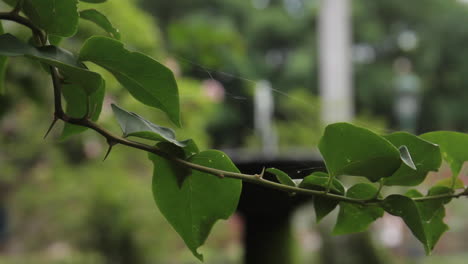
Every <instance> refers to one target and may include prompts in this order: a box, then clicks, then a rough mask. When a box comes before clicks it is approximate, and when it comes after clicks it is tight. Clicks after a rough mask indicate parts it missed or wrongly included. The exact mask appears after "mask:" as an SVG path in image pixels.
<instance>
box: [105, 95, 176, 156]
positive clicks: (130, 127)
mask: <svg viewBox="0 0 468 264" xmlns="http://www.w3.org/2000/svg"><path fill="white" fill-rule="evenodd" d="M112 111H113V112H114V115H115V117H116V118H117V121H118V122H119V125H120V128H121V129H122V132H123V135H124V137H129V136H134V137H139V138H144V139H149V140H154V141H167V142H170V143H172V144H174V145H177V146H179V147H184V146H185V142H181V141H177V140H176V136H175V132H174V131H173V130H172V129H170V128H167V127H162V126H158V125H156V124H153V123H151V122H150V121H148V120H146V119H144V118H143V117H141V116H140V115H138V114H135V113H133V112H127V111H125V110H124V109H122V108H120V107H119V106H117V105H115V104H112Z"/></svg>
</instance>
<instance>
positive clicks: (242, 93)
mask: <svg viewBox="0 0 468 264" xmlns="http://www.w3.org/2000/svg"><path fill="white" fill-rule="evenodd" d="M80 6H81V7H82V8H89V7H93V8H97V9H99V10H101V11H102V12H103V13H104V14H106V15H107V16H108V17H109V19H110V20H111V21H112V22H113V24H114V25H115V26H116V27H117V28H119V29H120V31H121V34H122V38H123V39H122V40H123V41H124V42H125V43H128V45H129V46H130V47H131V48H132V49H134V50H139V51H142V52H145V53H147V54H150V55H151V56H153V57H155V58H156V59H158V60H159V61H161V62H163V63H166V65H168V66H169V67H171V68H172V69H173V70H174V71H175V72H176V73H178V84H179V88H180V90H181V91H180V94H181V96H182V98H181V99H182V111H181V112H182V113H184V114H183V117H182V118H183V120H182V123H183V126H184V127H183V129H181V130H180V131H177V133H178V135H180V136H181V138H185V137H192V138H195V139H196V140H197V143H198V144H199V145H200V147H201V148H202V149H204V148H207V147H216V148H220V147H226V148H227V147H247V148H252V149H255V148H256V147H257V146H258V144H259V143H258V139H257V137H256V135H255V134H254V133H253V130H252V129H253V115H252V99H251V96H252V94H253V87H254V86H255V84H256V82H257V81H259V80H263V79H266V80H269V81H270V82H271V83H272V84H273V88H274V89H275V92H274V96H275V100H276V111H275V126H276V128H277V131H278V134H279V140H280V142H279V143H280V147H281V149H282V150H286V149H288V148H290V147H298V146H299V147H305V148H309V149H312V147H313V146H315V144H316V142H317V140H318V136H319V135H320V134H321V131H320V130H321V129H322V124H320V121H319V114H320V112H319V111H320V110H319V109H320V102H319V100H318V99H317V96H318V95H317V91H318V89H317V83H318V81H317V45H316V37H317V36H316V32H315V27H316V23H317V15H318V8H319V1H315V0H313V1H305V0H290V1H280V0H263V1H262V0H252V1H236V0H209V1H207V0H204V1H202V0H197V1H194V0H192V1H190V0H172V1H150V0H147V1H136V0H132V1H123V0H121V1H117V0H116V1H108V2H106V3H104V4H101V5H92V4H83V3H80ZM0 7H2V10H5V9H4V8H3V7H4V6H0ZM467 19H468V5H466V4H463V3H462V1H455V0H451V1H437V0H426V1H424V6H423V7H422V6H421V2H418V1H412V2H408V1H402V0H398V1H384V0H378V1H375V0H355V1H353V22H354V24H353V32H354V33H353V39H354V40H353V42H354V43H355V44H359V47H366V49H367V50H370V51H371V53H370V54H371V55H369V56H370V57H368V58H367V59H366V60H356V62H355V64H354V66H355V69H354V71H355V80H354V85H355V89H356V93H355V102H356V106H357V109H358V118H357V121H356V122H359V123H360V124H362V123H365V124H367V125H369V126H372V127H374V128H378V129H382V128H387V129H390V130H392V129H397V127H396V121H395V120H396V118H395V116H394V113H393V105H392V101H393V98H395V93H394V90H393V88H394V87H393V79H394V77H395V72H394V68H393V64H394V62H395V60H396V59H397V58H399V57H405V58H408V59H410V60H411V61H412V62H413V64H414V70H415V73H416V74H417V75H418V76H419V77H420V78H421V81H422V84H423V88H424V93H423V100H422V112H421V116H420V119H419V123H418V131H419V132H424V131H429V130H441V129H455V130H459V131H466V130H467V129H468V127H467V126H468V112H467V111H464V104H465V103H466V102H467V101H468V90H467V89H466V86H467V85H468V79H467V77H466V74H465V71H466V69H468V60H466V59H465V56H463V55H464V54H465V53H466V52H467V51H466V48H465V43H466V41H465V38H467V37H468V29H467V28H466V26H465V25H466V23H464V22H466V20H467ZM4 26H5V28H6V29H7V31H8V30H9V31H15V32H18V34H20V35H21V34H23V35H24V37H26V36H27V34H29V33H28V32H27V31H26V30H25V29H24V28H21V27H18V26H16V25H13V24H10V23H5V25H4ZM404 32H411V33H412V34H414V35H415V36H416V37H417V46H416V47H415V48H413V49H403V48H402V47H401V45H399V42H398V41H399V37H400V36H401V34H402V33H404ZM92 34H103V35H104V34H105V33H104V32H102V31H100V30H99V29H96V27H94V26H93V25H92V24H90V23H89V22H86V21H85V22H81V24H80V31H79V34H77V35H76V36H75V37H73V38H72V39H70V40H68V41H66V43H64V45H65V46H66V47H67V48H69V49H71V50H74V51H76V50H78V48H79V47H80V45H81V43H82V41H83V40H84V39H85V38H87V37H89V36H90V35H92ZM12 61H13V63H10V65H9V68H8V72H7V84H6V94H5V95H2V96H0V135H1V136H0V169H1V174H0V179H1V183H0V188H1V190H2V191H1V194H2V195H1V201H2V208H3V210H4V211H5V212H6V213H7V214H6V217H3V218H2V219H3V220H2V221H4V220H5V219H8V221H7V225H6V229H4V230H1V231H2V232H1V233H0V238H2V240H1V241H2V243H1V244H2V247H1V250H2V252H3V256H2V257H1V258H0V263H3V262H5V263H41V262H42V263H52V262H56V263H191V262H193V261H194V260H193V258H192V256H191V254H190V252H189V251H188V250H187V249H185V247H184V245H183V242H182V241H181V240H180V239H179V238H178V237H176V236H175V233H174V232H173V230H171V228H170V226H169V225H168V224H167V223H166V222H165V220H164V219H163V218H162V216H161V215H160V214H159V212H158V211H157V209H156V208H155V206H154V202H153V199H152V196H151V193H150V189H149V188H148V185H149V184H150V175H151V172H150V169H149V168H148V164H143V163H141V162H139V160H141V159H142V157H143V156H142V155H145V154H144V153H137V151H132V150H127V149H126V150H123V148H120V147H118V148H117V149H116V150H115V151H114V152H113V153H112V154H111V156H110V158H109V159H108V160H107V161H106V162H103V163H101V162H99V160H100V159H101V158H102V157H103V154H104V151H105V150H104V146H105V145H104V142H102V141H101V139H99V138H97V137H96V136H95V135H94V134H93V133H89V132H87V133H85V134H84V135H83V136H79V137H76V138H74V139H72V140H71V141H67V142H59V141H58V140H57V138H58V135H59V132H60V131H59V130H60V129H56V130H55V131H54V133H53V134H52V135H50V136H49V138H48V139H47V140H46V141H44V140H42V137H41V135H42V134H43V133H44V132H45V131H46V129H47V126H48V122H49V119H50V118H51V113H52V108H51V101H52V98H51V92H50V83H49V80H48V79H47V76H46V75H45V74H44V73H43V72H40V71H37V70H36V68H37V66H38V65H36V64H34V63H32V62H31V61H28V60H25V59H14V60H12ZM96 70H98V69H96ZM101 73H102V74H103V75H104V76H105V77H109V76H110V75H109V74H108V73H106V72H101ZM212 78H213V79H216V80H217V81H219V82H220V83H221V84H222V85H223V87H224V89H225V97H224V100H223V101H219V100H216V99H214V98H212V97H209V96H207V93H206V90H204V89H201V88H200V87H204V86H203V84H205V82H204V81H206V80H210V79H212ZM106 79H108V80H113V79H112V77H110V78H106ZM107 87H108V89H109V91H111V93H112V94H113V95H112V96H111V97H109V98H106V105H107V106H108V105H109V102H112V101H118V102H119V103H121V104H122V105H123V106H124V107H125V108H126V109H132V110H133V111H135V112H138V113H140V114H142V115H143V116H146V117H150V119H151V120H154V121H157V122H158V123H160V124H163V125H165V124H166V125H167V124H169V123H168V120H166V119H165V117H164V116H163V115H162V114H161V115H159V114H157V113H156V114H155V111H152V110H149V109H148V108H146V107H144V106H141V105H140V104H139V103H136V102H135V101H134V100H133V99H132V98H131V97H129V96H127V95H125V93H122V92H121V91H122V89H121V87H119V85H118V83H117V82H116V81H108V82H107ZM100 121H101V122H102V123H103V124H105V125H107V126H109V127H111V128H112V129H113V131H119V129H118V127H117V124H116V122H115V120H114V118H113V117H112V116H111V114H110V110H109V109H108V108H106V109H104V112H103V115H102V117H101V120H100ZM51 142H52V143H51ZM143 158H144V157H143ZM128 175H131V176H130V177H128ZM109 177H112V184H113V187H114V188H107V187H108V186H107V184H108V183H107V182H108V178H109ZM455 207H458V208H457V213H456V215H460V216H463V215H465V214H466V213H463V211H464V210H466V209H464V207H463V206H455ZM451 221H455V222H456V221H459V220H457V219H454V220H451ZM238 224H239V223H238V220H237V219H233V220H231V221H229V222H222V223H218V224H217V225H216V226H215V230H214V232H213V234H214V236H212V237H211V240H210V241H209V242H208V245H206V246H204V252H205V254H206V255H207V256H206V259H207V260H208V263H220V262H222V263H239V261H240V259H241V245H240V232H241V231H242V230H241V228H240V227H239V225H238ZM454 230H455V231H458V232H460V233H463V232H466V228H464V227H463V225H462V224H459V225H458V226H457V225H455V228H454ZM452 239H456V238H453V237H452ZM123 248H125V250H122V249H123ZM463 250H464V247H462V246H460V247H458V248H456V250H454V251H453V252H454V253H457V252H460V251H463ZM382 251H384V253H383V254H389V253H388V252H385V250H384V249H382ZM437 252H438V251H437V250H436V255H437ZM442 252H445V253H447V252H449V253H452V252H451V251H450V250H448V251H442ZM397 253H398V252H397ZM400 253H401V252H400ZM314 254H316V253H312V256H307V258H308V259H318V258H316V256H315V255H314ZM408 254H409V253H407V252H406V253H403V254H399V256H397V257H394V258H393V259H392V260H394V261H396V262H400V263H407V262H408V261H411V260H408V258H406V257H405V256H406V255H408ZM397 255H398V254H397ZM442 258H443V257H442V256H440V255H439V256H436V257H434V258H433V259H429V260H428V261H433V263H437V261H442V260H439V259H442ZM451 258H455V260H453V261H455V262H453V263H460V262H456V261H458V257H457V256H455V257H451ZM392 260H390V261H392ZM2 261H3V262H2ZM443 261H446V258H443Z"/></svg>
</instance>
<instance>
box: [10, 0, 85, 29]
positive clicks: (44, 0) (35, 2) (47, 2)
mask: <svg viewBox="0 0 468 264" xmlns="http://www.w3.org/2000/svg"><path fill="white" fill-rule="evenodd" d="M4 1H5V2H6V3H8V4H10V5H12V6H15V5H16V3H17V2H18V1H19V0H4ZM22 1H23V12H24V13H25V14H26V15H27V16H28V17H29V18H30V19H31V21H32V22H33V23H34V24H35V25H37V26H39V27H40V28H42V29H44V30H45V31H46V32H47V33H49V34H53V35H57V36H62V37H71V36H73V35H74V34H75V33H76V30H77V28H78V10H77V4H78V0H59V1H58V0H22Z"/></svg>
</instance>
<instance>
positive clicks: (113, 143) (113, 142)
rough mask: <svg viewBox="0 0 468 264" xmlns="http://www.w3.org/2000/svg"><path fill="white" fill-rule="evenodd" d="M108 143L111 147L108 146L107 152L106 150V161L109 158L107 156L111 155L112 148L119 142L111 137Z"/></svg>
mask: <svg viewBox="0 0 468 264" xmlns="http://www.w3.org/2000/svg"><path fill="white" fill-rule="evenodd" d="M107 144H108V145H109V148H107V152H106V155H105V156H104V159H103V160H102V161H105V160H106V159H107V157H108V156H109V154H110V152H111V150H112V148H113V147H114V146H115V145H116V144H117V142H115V141H113V140H111V139H107Z"/></svg>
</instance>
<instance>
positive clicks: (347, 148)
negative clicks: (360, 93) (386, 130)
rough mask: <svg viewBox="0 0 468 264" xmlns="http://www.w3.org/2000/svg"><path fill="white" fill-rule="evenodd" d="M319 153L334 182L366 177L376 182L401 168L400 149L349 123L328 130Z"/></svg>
mask: <svg viewBox="0 0 468 264" xmlns="http://www.w3.org/2000/svg"><path fill="white" fill-rule="evenodd" d="M319 150H320V153H321V154H322V156H323V159H324V161H325V164H326V166H327V169H328V172H329V173H330V175H331V177H332V178H333V177H335V176H339V175H353V176H364V177H366V178H368V179H369V180H370V181H373V182H375V181H378V180H379V179H380V178H382V177H389V176H391V175H392V174H393V173H394V172H395V171H396V170H397V169H398V168H399V167H400V165H401V159H400V153H399V151H398V149H397V148H395V147H394V146H393V145H392V144H391V143H390V142H389V141H388V140H386V139H385V138H383V137H381V136H379V135H377V134H375V133H374V132H372V131H370V130H368V129H365V128H361V127H357V126H354V125H351V124H348V123H336V124H331V125H329V126H327V127H326V128H325V133H324V135H323V136H322V138H321V139H320V142H319Z"/></svg>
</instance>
